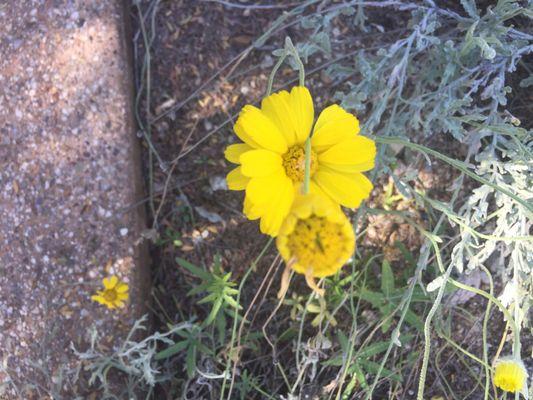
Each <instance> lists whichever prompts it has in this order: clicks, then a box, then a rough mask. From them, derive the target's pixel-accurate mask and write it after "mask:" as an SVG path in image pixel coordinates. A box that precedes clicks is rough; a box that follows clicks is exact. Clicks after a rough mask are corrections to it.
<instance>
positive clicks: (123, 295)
mask: <svg viewBox="0 0 533 400" xmlns="http://www.w3.org/2000/svg"><path fill="white" fill-rule="evenodd" d="M129 297H130V296H129V295H128V293H117V299H119V300H128V298H129Z"/></svg>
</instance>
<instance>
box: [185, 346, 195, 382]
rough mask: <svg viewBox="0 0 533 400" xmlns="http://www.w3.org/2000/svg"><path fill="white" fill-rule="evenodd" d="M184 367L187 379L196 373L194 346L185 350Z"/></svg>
mask: <svg viewBox="0 0 533 400" xmlns="http://www.w3.org/2000/svg"><path fill="white" fill-rule="evenodd" d="M185 366H186V369H187V375H188V377H189V378H192V377H193V376H194V373H195V372H196V346H190V347H189V348H188V349H187V357H186V358H185Z"/></svg>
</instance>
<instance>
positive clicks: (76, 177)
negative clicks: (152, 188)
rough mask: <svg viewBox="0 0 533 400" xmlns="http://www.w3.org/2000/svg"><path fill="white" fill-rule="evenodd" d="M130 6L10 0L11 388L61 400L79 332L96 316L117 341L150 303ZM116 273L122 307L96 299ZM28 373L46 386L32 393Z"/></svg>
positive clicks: (4, 269) (6, 290) (2, 260)
mask: <svg viewBox="0 0 533 400" xmlns="http://www.w3.org/2000/svg"><path fill="white" fill-rule="evenodd" d="M122 7H123V5H122V1H120V0H101V1H99V0H91V1H87V0H79V1H75V0H34V1H31V0H16V1H15V0H7V1H2V2H1V4H0V26H1V28H0V29H1V33H0V54H1V57H0V387H1V383H2V382H4V383H5V382H7V381H8V380H9V379H11V380H12V383H14V385H13V384H8V385H5V386H4V389H3V390H4V391H5V393H4V394H3V395H2V394H0V398H7V399H11V398H19V397H20V396H22V397H23V398H31V397H32V396H36V398H48V397H43V396H45V395H50V392H49V390H50V387H51V385H54V384H57V383H58V382H59V378H58V374H59V373H60V371H61V367H68V366H74V365H75V362H74V361H75V357H74V354H73V352H72V351H71V350H70V347H69V346H70V344H71V343H74V344H75V346H76V347H78V348H81V349H83V348H84V346H86V343H87V334H88V329H89V328H90V327H91V326H92V325H95V326H97V327H98V328H99V330H100V331H101V332H102V334H103V335H104V336H105V337H106V338H114V339H115V341H114V342H113V340H110V345H113V343H115V344H116V343H117V342H119V341H120V338H123V337H124V335H125V334H126V332H127V331H128V330H129V328H130V326H131V324H132V321H133V320H134V319H135V318H137V317H138V316H139V315H140V314H142V313H143V312H144V311H145V308H144V301H145V298H146V294H147V287H146V285H147V282H148V281H149V279H148V278H149V276H148V274H147V263H146V257H145V255H146V253H145V251H144V249H143V248H142V247H139V245H136V243H137V242H138V240H137V239H138V238H139V237H140V232H141V231H142V230H143V229H144V220H143V213H142V210H140V209H139V208H135V207H133V208H132V207H129V206H130V205H131V204H133V203H134V202H135V201H136V200H137V199H138V198H139V195H140V193H141V192H140V184H139V182H140V179H139V174H140V165H139V162H138V159H139V157H138V149H137V145H138V143H137V140H136V137H135V130H134V124H133V118H132V114H131V109H132V93H131V85H130V82H131V80H130V74H129V71H130V66H129V63H128V61H129V60H128V57H127V46H125V43H126V35H125V33H124V25H123V22H124V9H123V8H122ZM125 209H128V210H129V211H125V212H123V210H125ZM109 273H116V274H117V275H119V276H120V277H122V278H123V279H124V280H126V281H128V282H129V283H130V285H131V287H132V291H131V302H130V303H129V304H128V305H127V307H126V308H124V309H122V310H120V311H114V312H110V311H108V310H107V309H105V308H104V307H103V306H101V305H99V304H96V303H94V302H91V300H90V295H91V294H93V292H94V290H95V287H94V286H92V285H91V283H94V282H98V281H100V280H101V279H102V278H103V277H104V276H106V275H107V274H109ZM36 365H37V366H36ZM27 384H35V385H37V388H35V389H33V390H31V391H29V392H27V393H23V394H21V391H23V390H24V388H25V387H26V385H27ZM17 391H19V392H18V396H17ZM0 392H1V389H0ZM6 396H7V397H6ZM66 398H69V397H68V395H67V397H66Z"/></svg>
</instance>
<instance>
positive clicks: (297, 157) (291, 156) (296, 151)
mask: <svg viewBox="0 0 533 400" xmlns="http://www.w3.org/2000/svg"><path fill="white" fill-rule="evenodd" d="M283 168H285V173H286V174H287V176H288V177H289V178H291V179H292V180H293V181H294V182H303V180H304V176H305V149H304V148H303V147H302V146H300V145H295V146H292V147H290V148H289V150H287V152H286V153H285V154H283ZM316 168H317V156H316V153H315V152H314V151H313V150H311V170H310V172H311V176H312V175H313V174H314V172H315V171H316Z"/></svg>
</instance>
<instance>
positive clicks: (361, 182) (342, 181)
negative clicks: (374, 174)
mask: <svg viewBox="0 0 533 400" xmlns="http://www.w3.org/2000/svg"><path fill="white" fill-rule="evenodd" d="M313 180H314V181H315V182H316V184H317V185H318V186H320V188H321V189H322V190H323V191H324V192H325V193H326V194H327V195H328V196H329V197H331V198H332V199H333V200H334V201H336V202H337V203H339V204H341V205H343V206H345V207H349V208H355V207H359V205H360V204H361V201H363V200H364V199H366V198H367V197H368V196H369V195H370V192H371V191H372V187H373V186H372V183H371V182H370V181H369V180H368V178H367V177H366V176H364V175H363V174H361V173H354V174H345V173H340V172H336V171H332V170H329V169H327V168H324V167H320V168H319V169H318V171H316V172H315V174H314V175H313Z"/></svg>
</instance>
